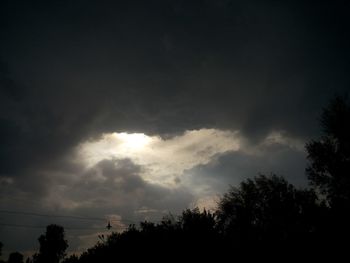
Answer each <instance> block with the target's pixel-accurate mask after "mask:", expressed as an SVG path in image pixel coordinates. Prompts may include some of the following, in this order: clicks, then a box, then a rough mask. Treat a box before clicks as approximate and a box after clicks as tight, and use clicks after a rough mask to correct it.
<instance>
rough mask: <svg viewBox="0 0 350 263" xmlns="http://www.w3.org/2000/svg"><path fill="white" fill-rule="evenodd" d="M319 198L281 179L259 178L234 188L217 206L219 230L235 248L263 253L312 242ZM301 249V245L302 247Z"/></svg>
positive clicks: (274, 177)
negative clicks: (307, 241) (294, 243)
mask: <svg viewBox="0 0 350 263" xmlns="http://www.w3.org/2000/svg"><path fill="white" fill-rule="evenodd" d="M316 200H317V197H316V195H315V193H314V192H313V191H311V190H297V189H295V187H294V186H293V185H291V184H289V183H288V182H287V181H286V180H285V179H283V178H282V177H279V176H276V175H272V176H269V177H267V176H264V175H260V176H258V177H255V178H254V179H247V180H245V181H244V182H242V183H241V184H240V186H239V187H238V188H234V187H231V189H230V190H229V192H228V193H227V194H225V195H224V196H223V198H222V199H221V200H220V201H219V204H218V211H217V217H218V228H219V231H220V232H221V233H222V234H223V235H224V236H225V237H226V243H227V242H230V243H231V244H233V245H234V246H235V247H241V248H245V249H248V248H249V249H254V248H255V249H257V248H260V249H262V250H264V248H266V249H271V247H274V248H276V247H281V246H285V245H286V244H287V243H293V240H299V242H302V241H306V240H307V239H308V238H310V233H312V231H313V228H314V220H315V216H316V215H317V211H318V206H317V204H316ZM300 245H301V244H300Z"/></svg>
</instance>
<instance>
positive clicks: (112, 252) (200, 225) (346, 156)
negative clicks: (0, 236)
mask: <svg viewBox="0 0 350 263" xmlns="http://www.w3.org/2000/svg"><path fill="white" fill-rule="evenodd" d="M320 123H321V128H322V136H321V137H320V138H318V139H316V140H311V141H310V142H308V143H307V144H306V150H307V153H308V157H307V158H308V161H309V164H308V167H307V168H306V174H307V177H308V180H309V183H310V187H308V188H304V189H298V188H296V187H295V186H293V185H292V184H290V183H289V182H288V181H286V180H285V179H284V178H283V177H281V176H277V175H274V174H272V175H268V176H266V175H258V176H256V177H254V178H253V179H246V180H245V181H243V182H241V183H240V185H239V186H238V187H230V189H229V191H228V192H227V193H226V194H224V195H223V197H222V198H221V199H220V200H219V202H218V206H217V209H216V211H207V210H203V211H200V210H199V209H198V208H195V209H186V210H184V211H183V212H182V214H181V215H180V216H177V217H175V216H172V215H168V216H166V217H164V218H163V219H162V220H161V222H160V223H153V222H148V221H144V222H140V224H139V225H138V226H135V225H130V226H129V228H128V229H127V230H125V231H124V232H122V233H112V234H111V235H109V236H106V237H101V238H100V240H99V241H98V242H97V243H96V244H95V245H94V246H93V247H91V248H89V249H87V250H86V251H85V252H83V253H82V254H81V255H79V256H78V255H71V256H66V249H67V247H68V243H67V241H66V240H65V236H64V228H63V227H61V226H58V225H49V226H47V229H46V233H45V234H43V235H41V236H40V237H39V239H38V240H39V243H40V249H39V251H38V253H36V254H34V255H33V256H32V257H31V258H28V259H27V261H26V262H27V263H58V262H63V263H89V262H118V261H119V262H124V261H126V259H127V260H128V261H130V260H140V259H141V260H146V261H148V260H152V261H165V260H186V259H192V260H204V259H208V258H212V259H214V260H215V261H219V262H220V261H223V260H226V259H227V258H229V259H232V260H233V261H234V260H235V259H240V258H244V259H257V258H258V259H262V258H264V257H277V258H278V257H280V256H281V255H282V256H283V258H280V259H284V260H285V259H286V258H287V257H296V258H297V257H298V256H299V255H309V256H310V257H311V258H313V259H315V258H316V257H320V256H321V257H322V255H326V254H328V255H333V256H332V257H334V256H335V255H340V254H341V253H346V251H347V246H348V243H347V242H346V241H344V240H346V239H347V238H348V237H349V234H350V224H349V222H350V220H349V219H350V216H349V214H350V213H349V212H350V105H349V103H348V101H347V99H346V98H345V97H336V98H335V99H333V100H332V101H331V102H330V104H329V105H328V106H327V107H326V108H324V110H323V113H322V115H321V118H320ZM1 247H2V244H1V243H0V254H1ZM7 262H8V263H22V262H23V256H22V255H21V254H20V253H18V252H15V253H12V254H10V256H9V259H8V261H7Z"/></svg>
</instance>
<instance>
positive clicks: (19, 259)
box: [7, 252, 23, 263]
mask: <svg viewBox="0 0 350 263" xmlns="http://www.w3.org/2000/svg"><path fill="white" fill-rule="evenodd" d="M7 263H23V255H22V254H21V253H19V252H13V253H11V254H10V255H9V259H8V260H7Z"/></svg>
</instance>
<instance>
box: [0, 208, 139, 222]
mask: <svg viewBox="0 0 350 263" xmlns="http://www.w3.org/2000/svg"><path fill="white" fill-rule="evenodd" d="M0 213H5V214H14V215H28V216H39V217H50V218H69V219H75V220H92V221H104V222H105V221H106V220H107V219H106V218H102V217H84V216H71V215H58V214H40V213H33V212H24V211H11V210H0ZM109 221H111V222H122V221H124V222H129V223H135V221H133V220H128V219H109Z"/></svg>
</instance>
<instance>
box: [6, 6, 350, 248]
mask: <svg viewBox="0 0 350 263" xmlns="http://www.w3.org/2000/svg"><path fill="white" fill-rule="evenodd" d="M349 12H350V5H349V3H348V1H345V0H343V1H341V0H332V1H305V0H304V1H298V0H294V1H288V0H286V1H274V0H269V1H261V0H259V1H252V0H236V1H234V0H213V1H210V0H187V1H185V0H152V1H148V0H143V1H135V0H128V1H104V0H99V1H88V0H84V1H83V0H75V1H68V0H67V1H64V0H60V1H58V0H57V1H56V0H52V1H39V0H26V1H16V0H12V1H7V0H3V1H1V3H0V210H1V211H2V212H1V211H0V241H1V242H3V243H4V245H5V247H4V250H5V251H14V250H20V251H21V252H25V253H29V252H30V251H33V250H35V249H36V248H37V237H38V236H39V234H41V233H43V232H44V229H43V228H40V227H42V226H45V225H47V224H49V223H58V224H62V225H63V226H64V227H66V232H67V236H68V240H69V242H70V251H81V250H82V249H85V248H87V247H88V246H90V245H92V244H94V243H95V242H96V241H97V240H98V238H97V235H98V233H103V232H106V231H105V230H106V229H105V225H106V224H107V221H108V220H112V221H111V223H112V225H113V229H114V230H115V231H116V230H122V229H123V227H125V226H127V225H128V224H129V223H130V222H138V221H139V220H143V219H148V220H155V221H156V220H159V219H160V218H161V217H162V216H163V215H165V214H167V213H169V212H172V213H173V214H179V213H180V212H181V211H182V210H183V209H185V208H193V207H195V206H200V207H207V208H213V207H214V206H215V202H216V201H217V200H218V198H219V196H220V195H222V194H223V193H225V191H227V190H228V188H229V185H233V186H236V185H238V184H239V182H241V181H242V180H244V179H245V178H248V177H254V176H256V175H258V174H259V173H264V174H270V173H276V174H278V175H283V176H285V177H286V178H287V179H288V180H289V181H290V182H291V183H293V184H295V185H297V186H300V187H301V186H306V185H307V182H306V179H305V174H304V169H305V166H306V164H307V162H306V158H305V157H306V153H305V150H304V144H305V142H307V141H308V140H310V139H311V138H317V137H318V136H319V135H320V129H319V126H318V116H319V114H320V112H321V109H322V107H323V106H325V105H327V103H328V101H329V99H330V98H332V97H333V96H334V95H335V94H343V93H345V92H346V91H347V90H348V89H349V77H348V74H349V63H350V49H349V46H350V43H349V42H350V38H349V33H350V32H349V25H350V23H349V22H350V21H349V19H350V16H349ZM5 210H10V211H17V212H25V213H36V214H44V215H66V216H79V217H84V218H85V219H82V218H80V219H77V218H72V217H71V218H70V217H60V218H58V217H48V216H38V215H36V216H35V215H29V214H10V213H5V212H4V211H5ZM86 217H93V218H95V219H96V218H97V219H100V220H97V219H96V220H95V221H94V220H87V219H86ZM6 224H7V225H6ZM9 224H12V225H17V226H9ZM18 225H25V226H26V227H19V226H18ZM34 226H38V228H34ZM75 228H84V229H85V230H82V229H75Z"/></svg>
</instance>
